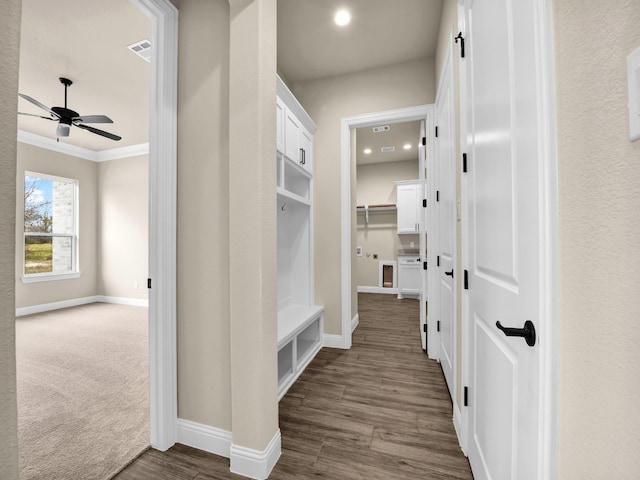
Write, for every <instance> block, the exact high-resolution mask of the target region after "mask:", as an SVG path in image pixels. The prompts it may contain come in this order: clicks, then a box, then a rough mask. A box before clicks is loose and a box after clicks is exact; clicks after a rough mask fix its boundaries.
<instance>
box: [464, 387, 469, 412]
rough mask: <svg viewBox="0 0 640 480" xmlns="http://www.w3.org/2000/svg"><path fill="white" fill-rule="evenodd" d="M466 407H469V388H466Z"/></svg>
mask: <svg viewBox="0 0 640 480" xmlns="http://www.w3.org/2000/svg"><path fill="white" fill-rule="evenodd" d="M464 406H465V407H468V406H469V387H464Z"/></svg>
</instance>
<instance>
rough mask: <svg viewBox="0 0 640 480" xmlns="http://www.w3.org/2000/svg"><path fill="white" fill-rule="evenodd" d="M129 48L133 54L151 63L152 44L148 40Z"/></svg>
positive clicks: (133, 44)
mask: <svg viewBox="0 0 640 480" xmlns="http://www.w3.org/2000/svg"><path fill="white" fill-rule="evenodd" d="M127 48H128V49H129V50H131V51H132V52H133V53H135V54H136V55H138V56H139V57H141V58H143V59H144V60H146V61H147V62H149V63H151V42H150V41H149V40H147V39H144V40H140V41H139V42H136V43H132V44H131V45H128V46H127Z"/></svg>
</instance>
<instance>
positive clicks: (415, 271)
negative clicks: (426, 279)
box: [398, 255, 422, 298]
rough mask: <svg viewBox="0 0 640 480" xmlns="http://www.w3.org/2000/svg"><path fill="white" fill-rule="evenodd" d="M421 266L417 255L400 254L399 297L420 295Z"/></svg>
mask: <svg viewBox="0 0 640 480" xmlns="http://www.w3.org/2000/svg"><path fill="white" fill-rule="evenodd" d="M421 266H422V263H421V262H420V257H418V256H417V255H398V298H404V297H419V296H420V286H421V284H422V280H421V277H420V268H421Z"/></svg>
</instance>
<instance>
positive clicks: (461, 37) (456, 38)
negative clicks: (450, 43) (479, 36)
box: [454, 32, 464, 58]
mask: <svg viewBox="0 0 640 480" xmlns="http://www.w3.org/2000/svg"><path fill="white" fill-rule="evenodd" d="M454 40H455V42H456V43H458V40H460V56H461V57H462V58H464V37H463V36H462V32H458V36H457V37H455V38H454Z"/></svg>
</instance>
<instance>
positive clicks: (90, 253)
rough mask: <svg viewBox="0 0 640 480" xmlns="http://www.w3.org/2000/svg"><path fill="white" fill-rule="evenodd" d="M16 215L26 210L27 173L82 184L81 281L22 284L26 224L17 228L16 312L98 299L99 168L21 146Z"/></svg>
mask: <svg viewBox="0 0 640 480" xmlns="http://www.w3.org/2000/svg"><path fill="white" fill-rule="evenodd" d="M17 163H18V165H17V174H16V177H15V178H16V183H15V186H17V188H15V187H14V188H15V192H16V215H17V218H22V215H23V213H22V212H23V209H24V194H23V191H22V185H24V173H25V171H30V172H34V173H43V174H47V175H55V176H58V177H64V178H70V179H74V180H77V181H78V204H79V208H78V268H79V271H80V278H74V279H70V280H56V281H52V282H38V283H22V280H21V278H22V271H23V259H22V253H21V251H22V242H23V235H24V224H23V223H22V222H20V221H18V222H17V225H16V237H15V242H16V248H17V250H18V254H17V255H16V257H15V260H14V262H15V267H14V271H15V284H16V308H21V307H28V306H32V305H41V304H44V303H52V302H59V301H62V300H69V299H72V298H83V297H90V296H92V295H95V294H96V292H97V285H98V261H97V258H98V257H97V255H98V235H97V232H98V222H97V217H98V195H97V186H98V164H97V163H95V162H92V161H89V160H84V159H82V158H78V157H72V156H70V155H65V154H63V153H59V152H53V151H51V150H45V149H44V148H40V147H35V146H33V145H28V144H25V143H18V156H17Z"/></svg>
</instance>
